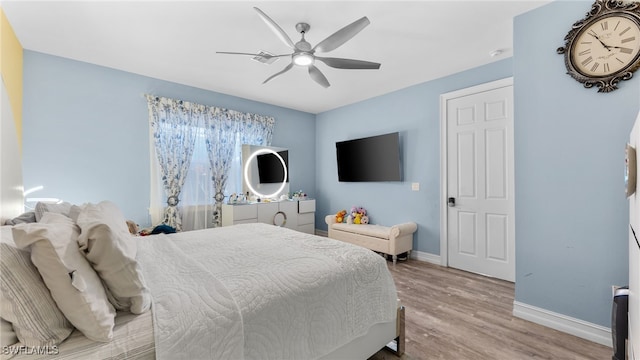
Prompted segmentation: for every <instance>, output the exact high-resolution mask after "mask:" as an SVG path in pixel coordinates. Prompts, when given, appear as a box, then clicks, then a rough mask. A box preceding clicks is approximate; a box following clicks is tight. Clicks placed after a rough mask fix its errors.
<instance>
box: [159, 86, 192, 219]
mask: <svg viewBox="0 0 640 360" xmlns="http://www.w3.org/2000/svg"><path fill="white" fill-rule="evenodd" d="M147 104H148V107H149V118H150V120H151V131H152V132H153V142H154V145H155V149H156V156H157V159H158V165H159V169H160V173H161V176H162V185H163V188H164V193H165V195H166V199H167V206H166V207H165V209H164V220H163V223H164V224H167V225H169V226H172V227H174V228H175V229H176V230H178V231H180V230H182V221H181V217H180V214H179V208H178V204H179V203H180V191H181V190H182V186H183V184H184V182H185V179H186V177H187V172H188V171H189V166H190V164H191V157H192V154H193V149H194V146H195V141H196V133H197V130H198V124H199V123H200V117H201V114H202V110H203V109H202V107H201V106H199V105H197V104H191V103H189V102H183V101H181V100H173V99H167V98H161V97H157V96H150V95H147Z"/></svg>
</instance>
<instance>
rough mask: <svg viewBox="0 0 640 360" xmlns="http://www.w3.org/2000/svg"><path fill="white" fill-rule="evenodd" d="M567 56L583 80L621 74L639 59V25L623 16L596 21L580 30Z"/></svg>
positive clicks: (602, 18)
mask: <svg viewBox="0 0 640 360" xmlns="http://www.w3.org/2000/svg"><path fill="white" fill-rule="evenodd" d="M570 54H571V55H570V56H571V62H572V64H573V66H574V68H575V69H576V70H577V71H578V72H579V73H581V74H582V75H585V76H589V77H603V76H609V75H611V74H615V73H617V72H619V71H623V70H625V69H626V68H628V67H629V66H631V65H633V64H634V63H635V62H636V61H638V59H639V54H640V24H639V23H638V22H637V21H636V20H634V19H632V18H630V17H627V16H620V15H612V16H607V17H601V18H598V20H596V21H593V22H591V23H588V24H586V25H585V26H584V28H582V29H581V30H580V32H579V33H578V34H577V36H576V38H575V40H574V41H573V44H572V46H571V49H570Z"/></svg>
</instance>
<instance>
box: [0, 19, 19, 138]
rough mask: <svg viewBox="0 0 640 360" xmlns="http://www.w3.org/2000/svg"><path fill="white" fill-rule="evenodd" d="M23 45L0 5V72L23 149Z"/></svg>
mask: <svg viewBox="0 0 640 360" xmlns="http://www.w3.org/2000/svg"><path fill="white" fill-rule="evenodd" d="M22 57H23V49H22V45H20V42H19V41H18V38H17V37H16V34H15V32H14V31H13V28H12V27H11V24H10V23H9V20H8V19H7V17H6V16H5V14H4V11H2V8H1V7H0V72H1V73H2V81H3V82H4V85H5V87H6V88H7V93H8V96H9V103H10V106H11V112H12V113H13V119H14V121H15V123H16V132H17V135H18V145H19V146H20V148H21V149H22V64H23V62H22Z"/></svg>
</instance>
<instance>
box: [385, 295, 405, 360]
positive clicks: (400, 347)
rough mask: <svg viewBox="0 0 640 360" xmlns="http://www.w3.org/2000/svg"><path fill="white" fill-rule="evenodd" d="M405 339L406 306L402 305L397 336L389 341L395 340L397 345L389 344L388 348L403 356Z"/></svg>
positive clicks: (397, 320) (399, 308)
mask: <svg viewBox="0 0 640 360" xmlns="http://www.w3.org/2000/svg"><path fill="white" fill-rule="evenodd" d="M404 339H405V337H404V306H402V305H400V307H398V315H397V318H396V338H395V339H393V341H392V342H390V343H389V344H393V343H394V342H395V346H393V345H392V346H389V344H387V349H389V351H391V352H392V353H393V354H394V355H396V356H397V357H401V356H402V354H404Z"/></svg>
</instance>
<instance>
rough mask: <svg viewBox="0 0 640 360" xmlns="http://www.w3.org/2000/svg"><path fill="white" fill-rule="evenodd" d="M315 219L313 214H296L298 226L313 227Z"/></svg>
mask: <svg viewBox="0 0 640 360" xmlns="http://www.w3.org/2000/svg"><path fill="white" fill-rule="evenodd" d="M315 217H316V214H315V213H306V214H298V226H300V225H308V224H311V225H314V224H315Z"/></svg>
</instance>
